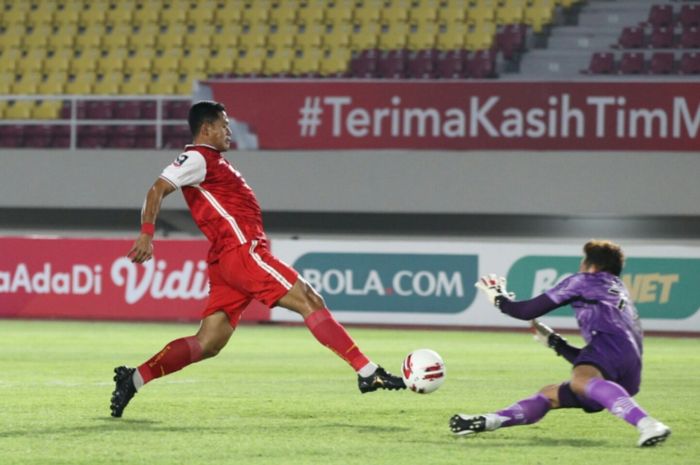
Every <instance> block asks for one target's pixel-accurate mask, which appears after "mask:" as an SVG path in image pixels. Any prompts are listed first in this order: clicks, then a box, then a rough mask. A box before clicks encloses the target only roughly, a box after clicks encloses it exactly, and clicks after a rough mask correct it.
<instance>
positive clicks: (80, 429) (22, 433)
mask: <svg viewBox="0 0 700 465" xmlns="http://www.w3.org/2000/svg"><path fill="white" fill-rule="evenodd" d="M92 420H93V421H94V422H95V423H93V424H81V425H72V426H68V425H67V426H65V427H53V428H34V429H31V430H10V431H0V438H13V437H26V436H53V435H74V434H88V433H104V432H129V431H134V432H143V431H147V432H164V433H188V432H189V433H197V434H199V433H201V432H202V431H207V432H209V433H213V434H216V433H221V434H225V433H226V432H227V430H226V428H221V427H201V426H197V427H196V428H193V427H192V426H191V425H186V426H182V425H180V426H173V425H170V424H165V425H163V424H162V422H160V421H154V420H133V419H128V418H111V417H94V418H92Z"/></svg>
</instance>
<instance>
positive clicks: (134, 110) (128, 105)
mask: <svg viewBox="0 0 700 465" xmlns="http://www.w3.org/2000/svg"><path fill="white" fill-rule="evenodd" d="M113 116H114V118H116V119H139V118H141V102H139V101H131V100H128V101H124V100H122V101H119V102H116V103H115V104H114V112H113Z"/></svg>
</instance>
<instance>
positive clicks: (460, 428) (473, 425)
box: [450, 413, 505, 436]
mask: <svg viewBox="0 0 700 465" xmlns="http://www.w3.org/2000/svg"><path fill="white" fill-rule="evenodd" d="M504 419H505V418H504V417H500V416H498V415H496V414H495V413H487V414H486V415H465V414H463V413H460V414H457V415H454V416H453V417H452V418H450V430H451V431H452V432H453V433H454V434H455V435H456V436H471V435H474V434H476V433H483V432H484V431H493V430H496V429H498V428H499V427H500V426H501V421H502V420H504Z"/></svg>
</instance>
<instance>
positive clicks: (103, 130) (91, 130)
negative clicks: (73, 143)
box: [77, 125, 110, 149]
mask: <svg viewBox="0 0 700 465" xmlns="http://www.w3.org/2000/svg"><path fill="white" fill-rule="evenodd" d="M108 132H110V130H109V129H108V127H107V126H96V125H85V126H78V144H77V145H78V147H80V148H89V149H95V148H104V147H105V146H106V145H107V134H108Z"/></svg>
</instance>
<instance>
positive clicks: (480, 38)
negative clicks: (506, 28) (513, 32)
mask: <svg viewBox="0 0 700 465" xmlns="http://www.w3.org/2000/svg"><path fill="white" fill-rule="evenodd" d="M495 34H496V25H495V24H493V23H488V22H483V23H476V24H474V25H473V26H472V27H470V28H469V30H468V31H467V35H466V38H465V44H464V45H465V48H466V49H467V50H469V51H476V50H487V49H490V48H491V46H492V45H493V40H494V36H495Z"/></svg>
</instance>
